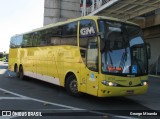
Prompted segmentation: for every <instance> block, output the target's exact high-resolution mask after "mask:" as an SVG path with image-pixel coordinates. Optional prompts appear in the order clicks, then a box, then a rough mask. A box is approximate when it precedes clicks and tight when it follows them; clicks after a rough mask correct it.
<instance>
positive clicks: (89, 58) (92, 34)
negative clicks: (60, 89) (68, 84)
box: [79, 20, 98, 96]
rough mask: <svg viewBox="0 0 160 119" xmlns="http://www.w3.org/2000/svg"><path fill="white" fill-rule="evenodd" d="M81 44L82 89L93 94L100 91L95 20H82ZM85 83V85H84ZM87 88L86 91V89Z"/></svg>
mask: <svg viewBox="0 0 160 119" xmlns="http://www.w3.org/2000/svg"><path fill="white" fill-rule="evenodd" d="M79 31H80V38H79V46H80V53H81V57H82V60H83V63H82V66H81V83H82V84H81V87H83V88H81V90H82V91H83V92H86V93H88V94H91V95H95V96H97V93H98V39H97V36H96V24H95V22H94V21H93V20H81V21H80V29H79ZM84 83H85V87H84V86H83V85H84ZM84 89H86V91H85V90H84Z"/></svg>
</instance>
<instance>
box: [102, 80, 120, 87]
mask: <svg viewBox="0 0 160 119" xmlns="http://www.w3.org/2000/svg"><path fill="white" fill-rule="evenodd" d="M101 83H102V84H103V85H106V86H117V83H114V82H110V81H106V80H103V81H102V82H101Z"/></svg>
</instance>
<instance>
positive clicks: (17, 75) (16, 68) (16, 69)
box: [14, 65, 19, 78]
mask: <svg viewBox="0 0 160 119" xmlns="http://www.w3.org/2000/svg"><path fill="white" fill-rule="evenodd" d="M14 72H15V73H16V77H17V78H19V70H18V66H17V65H15V67H14Z"/></svg>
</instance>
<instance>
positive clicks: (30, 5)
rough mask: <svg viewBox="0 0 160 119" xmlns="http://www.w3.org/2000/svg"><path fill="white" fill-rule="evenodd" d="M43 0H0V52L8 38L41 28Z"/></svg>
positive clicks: (2, 50) (5, 45)
mask: <svg viewBox="0 0 160 119" xmlns="http://www.w3.org/2000/svg"><path fill="white" fill-rule="evenodd" d="M43 15H44V0H9V1H8V0H0V52H4V51H6V52H9V44H10V38H11V37H12V36H14V35H16V34H21V33H25V32H28V31H31V30H32V29H36V28H39V27H42V26H43Z"/></svg>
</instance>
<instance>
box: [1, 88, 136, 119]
mask: <svg viewBox="0 0 160 119" xmlns="http://www.w3.org/2000/svg"><path fill="white" fill-rule="evenodd" d="M0 90H1V91H3V92H6V93H9V94H12V95H15V96H18V97H13V98H12V97H7V98H8V99H9V98H10V99H14V98H15V99H23V100H32V101H36V102H41V103H43V104H50V105H53V106H59V107H63V108H68V109H70V110H75V111H76V110H77V111H87V112H90V113H94V114H100V115H102V116H108V115H111V116H113V117H118V118H121V119H138V118H132V117H128V116H119V115H113V114H109V113H103V112H98V111H88V110H87V109H82V108H76V107H72V106H67V105H62V104H58V103H52V102H48V101H44V100H40V99H36V98H31V97H27V96H24V95H21V94H18V93H14V92H11V91H8V90H5V89H2V88H0ZM19 97H20V98H19ZM5 98H6V97H4V99H5ZM7 98H6V99H7ZM0 99H3V97H1V98H0ZM63 110H65V109H63ZM0 118H1V117H0Z"/></svg>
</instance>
